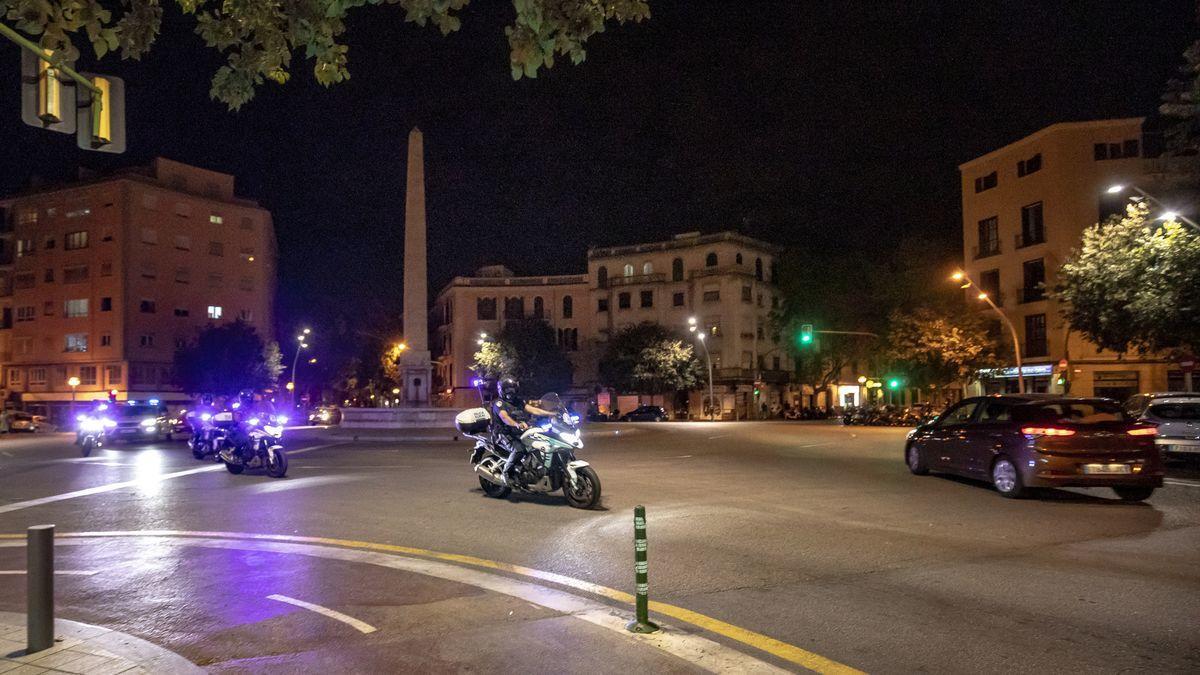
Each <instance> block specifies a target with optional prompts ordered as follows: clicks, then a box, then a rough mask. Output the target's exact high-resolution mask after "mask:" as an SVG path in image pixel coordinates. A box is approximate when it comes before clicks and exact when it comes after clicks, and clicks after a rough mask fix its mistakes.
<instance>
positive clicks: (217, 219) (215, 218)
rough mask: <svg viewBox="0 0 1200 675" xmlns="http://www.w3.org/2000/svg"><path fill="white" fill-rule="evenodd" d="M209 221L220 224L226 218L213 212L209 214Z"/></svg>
mask: <svg viewBox="0 0 1200 675" xmlns="http://www.w3.org/2000/svg"><path fill="white" fill-rule="evenodd" d="M208 222H210V223H212V224H213V225H220V224H222V223H224V222H225V219H224V218H222V217H221V216H218V215H215V214H213V215H209V216H208Z"/></svg>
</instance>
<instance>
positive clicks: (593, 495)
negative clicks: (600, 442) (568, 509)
mask: <svg viewBox="0 0 1200 675" xmlns="http://www.w3.org/2000/svg"><path fill="white" fill-rule="evenodd" d="M563 494H564V495H566V497H567V503H568V504H570V505H571V506H573V507H575V508H577V509H592V508H595V507H596V505H597V504H599V503H600V477H599V476H597V475H596V472H595V471H594V470H593V469H592V467H590V466H585V467H580V469H579V470H578V471H576V472H575V483H574V484H571V482H570V481H567V482H566V484H564V485H563Z"/></svg>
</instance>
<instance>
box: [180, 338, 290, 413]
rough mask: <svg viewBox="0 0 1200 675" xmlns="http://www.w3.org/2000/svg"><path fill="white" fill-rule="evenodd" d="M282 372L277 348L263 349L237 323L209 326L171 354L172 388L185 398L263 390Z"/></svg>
mask: <svg viewBox="0 0 1200 675" xmlns="http://www.w3.org/2000/svg"><path fill="white" fill-rule="evenodd" d="M282 371H283V366H282V364H281V363H280V358H279V346H278V345H276V344H275V343H274V342H272V343H269V344H267V345H264V344H263V341H262V338H260V337H258V334H257V333H256V332H255V331H254V328H253V327H252V326H250V325H249V324H247V323H245V322H243V321H241V320H238V321H235V322H233V323H227V324H225V325H222V326H209V327H207V328H205V329H203V330H201V331H200V333H199V334H198V335H197V336H196V339H195V340H194V341H192V342H190V343H188V344H187V345H185V346H183V347H181V348H179V349H177V350H176V351H175V384H176V385H178V386H179V388H180V389H182V390H183V391H185V392H188V393H189V394H214V395H218V396H232V395H234V394H236V393H237V392H239V391H240V390H242V389H265V388H268V387H271V386H274V385H275V384H276V382H277V381H278V379H279V374H280V373H281V372H282Z"/></svg>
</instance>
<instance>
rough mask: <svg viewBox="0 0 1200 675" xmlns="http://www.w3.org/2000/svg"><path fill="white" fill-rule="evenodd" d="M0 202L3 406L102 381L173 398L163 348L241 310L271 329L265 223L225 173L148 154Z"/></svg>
mask: <svg viewBox="0 0 1200 675" xmlns="http://www.w3.org/2000/svg"><path fill="white" fill-rule="evenodd" d="M0 209H2V210H3V227H2V228H0V229H2V230H3V231H2V232H0V246H2V248H0V312H2V319H0V377H2V378H3V386H4V393H5V400H6V401H7V402H8V403H9V405H16V406H20V407H24V408H27V409H31V410H37V411H45V412H49V413H51V414H55V413H61V412H62V411H63V410H64V409H65V408H66V407H68V406H69V404H70V403H69V402H70V401H71V399H72V395H73V394H74V395H75V396H76V397H77V398H78V400H89V399H94V398H100V397H104V396H106V395H107V392H108V391H109V390H110V389H116V390H117V391H118V396H119V398H121V399H125V398H158V399H161V400H164V401H173V400H174V401H181V402H182V401H184V400H186V397H185V396H184V395H183V394H181V393H180V392H178V391H177V390H176V388H175V387H174V386H173V385H172V381H171V364H172V360H173V357H174V352H175V349H176V348H177V347H178V346H179V345H181V344H183V343H185V342H186V341H188V340H190V339H191V338H192V337H194V336H195V335H196V333H197V332H198V331H199V330H200V329H201V328H203V327H205V326H208V325H212V324H219V323H224V322H231V321H234V320H237V319H242V320H244V321H246V322H248V323H250V324H251V325H253V326H254V327H255V328H256V329H257V330H258V332H259V333H260V335H262V336H263V337H264V338H265V339H271V335H272V328H271V327H272V325H273V324H272V315H271V311H272V299H273V297H274V292H275V265H276V253H275V233H274V226H273V224H272V222H271V214H270V213H269V212H268V211H266V210H265V209H262V208H261V207H259V206H258V205H257V204H256V203H255V202H253V201H250V200H247V199H242V198H239V197H237V196H235V193H234V178H233V176H230V175H226V174H221V173H217V172H214V171H208V170H205V169H201V168H197V167H193V166H188V165H185V164H181V163H178V162H173V161H170V160H167V159H162V158H159V159H156V160H154V161H153V162H152V163H151V165H150V166H148V167H142V168H137V169H131V170H125V171H122V172H119V173H114V174H111V175H102V176H87V177H83V178H82V179H81V180H79V181H78V182H75V183H72V184H68V185H60V186H54V187H44V188H36V189H33V190H31V191H28V192H25V193H22V194H19V195H15V196H12V197H8V198H5V199H2V200H0ZM72 378H78V382H79V384H78V385H77V386H76V387H75V388H74V391H72V389H73V388H72V387H71V386H70V385H69V384H68V382H70V381H72Z"/></svg>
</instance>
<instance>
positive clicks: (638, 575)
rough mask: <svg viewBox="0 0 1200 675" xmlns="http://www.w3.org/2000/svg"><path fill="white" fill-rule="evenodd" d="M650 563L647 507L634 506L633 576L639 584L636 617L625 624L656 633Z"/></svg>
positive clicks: (636, 629)
mask: <svg viewBox="0 0 1200 675" xmlns="http://www.w3.org/2000/svg"><path fill="white" fill-rule="evenodd" d="M648 572H649V564H648V563H647V562H646V507H644V506H640V505H639V506H635V507H633V576H634V580H635V583H636V584H637V592H636V593H635V595H634V602H635V605H634V607H635V611H636V614H635V617H634V619H633V621H630V622H629V623H627V624H625V629H626V630H629V631H632V632H634V633H654V632H656V631H658V624H656V623H654V622H652V621H650V584H649V581H648V577H649V575H648Z"/></svg>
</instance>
